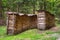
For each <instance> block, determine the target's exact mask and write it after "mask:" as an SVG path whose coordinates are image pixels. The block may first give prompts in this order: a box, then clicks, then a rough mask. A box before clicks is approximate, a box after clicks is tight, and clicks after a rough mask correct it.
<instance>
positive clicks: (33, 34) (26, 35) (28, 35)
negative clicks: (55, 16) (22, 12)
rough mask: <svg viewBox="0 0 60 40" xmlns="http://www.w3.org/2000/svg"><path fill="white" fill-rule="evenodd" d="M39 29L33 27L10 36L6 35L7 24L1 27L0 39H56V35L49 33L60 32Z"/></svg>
mask: <svg viewBox="0 0 60 40" xmlns="http://www.w3.org/2000/svg"><path fill="white" fill-rule="evenodd" d="M38 31H39V30H37V29H32V30H27V31H25V32H23V33H20V34H18V35H14V36H9V35H6V26H2V27H0V40H56V39H57V38H56V37H54V36H49V34H54V33H59V34H60V31H58V32H52V31H49V30H47V31H44V32H43V33H38Z"/></svg>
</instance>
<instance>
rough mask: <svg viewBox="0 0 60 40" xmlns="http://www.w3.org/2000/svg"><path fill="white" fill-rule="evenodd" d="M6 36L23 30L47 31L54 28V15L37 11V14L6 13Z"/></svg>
mask: <svg viewBox="0 0 60 40" xmlns="http://www.w3.org/2000/svg"><path fill="white" fill-rule="evenodd" d="M7 14H8V16H7V34H9V35H13V34H18V33H21V32H23V31H25V30H28V29H32V28H37V29H42V30H45V29H49V28H51V27H54V26H55V20H54V18H55V17H54V15H53V14H51V13H49V12H48V11H44V10H41V11H38V14H37V15H36V14H21V13H16V12H7Z"/></svg>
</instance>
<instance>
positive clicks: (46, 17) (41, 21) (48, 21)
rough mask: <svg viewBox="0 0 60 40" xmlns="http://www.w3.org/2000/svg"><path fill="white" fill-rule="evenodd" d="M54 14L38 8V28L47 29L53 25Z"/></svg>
mask: <svg viewBox="0 0 60 40" xmlns="http://www.w3.org/2000/svg"><path fill="white" fill-rule="evenodd" d="M54 18H55V16H54V15H53V14H51V13H50V12H48V11H45V10H38V14H37V20H38V22H37V27H38V29H42V30H45V29H49V28H51V27H54V26H55V19H54Z"/></svg>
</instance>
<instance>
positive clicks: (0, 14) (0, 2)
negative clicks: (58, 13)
mask: <svg viewBox="0 0 60 40" xmlns="http://www.w3.org/2000/svg"><path fill="white" fill-rule="evenodd" d="M1 18H2V0H0V19H1Z"/></svg>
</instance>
